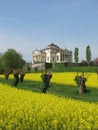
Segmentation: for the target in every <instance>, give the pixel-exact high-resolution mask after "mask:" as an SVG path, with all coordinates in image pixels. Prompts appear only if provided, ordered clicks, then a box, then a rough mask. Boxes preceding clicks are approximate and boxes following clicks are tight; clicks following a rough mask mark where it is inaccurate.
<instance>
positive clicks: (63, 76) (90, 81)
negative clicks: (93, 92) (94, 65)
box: [25, 72, 98, 87]
mask: <svg viewBox="0 0 98 130" xmlns="http://www.w3.org/2000/svg"><path fill="white" fill-rule="evenodd" d="M40 75H41V73H31V74H26V76H25V79H26V80H27V79H29V80H34V81H41V78H40ZM79 75H81V73H79ZM75 76H76V73H75V72H63V73H53V77H52V79H51V82H55V83H60V84H67V85H73V86H74V85H76V83H75V81H74V77H75ZM85 77H87V82H86V85H87V86H89V87H98V76H97V74H96V73H91V74H90V73H85Z"/></svg>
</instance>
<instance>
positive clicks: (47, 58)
mask: <svg viewBox="0 0 98 130" xmlns="http://www.w3.org/2000/svg"><path fill="white" fill-rule="evenodd" d="M45 62H47V63H54V62H55V63H61V62H72V51H70V50H67V49H61V48H60V47H59V46H57V45H55V44H54V43H51V44H50V45H48V46H47V47H46V48H44V49H43V50H36V51H34V52H33V53H32V63H33V64H38V63H45Z"/></svg>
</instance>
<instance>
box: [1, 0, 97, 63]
mask: <svg viewBox="0 0 98 130" xmlns="http://www.w3.org/2000/svg"><path fill="white" fill-rule="evenodd" d="M50 43H55V44H56V45H58V46H59V47H61V48H65V47H66V48H67V49H69V50H71V51H73V53H74V48H75V47H78V48H79V61H81V60H85V59H86V56H85V55H86V53H85V50H86V46H87V45H90V47H91V52H92V60H93V59H95V58H96V57H98V48H97V47H98V0H0V52H5V51H7V49H9V48H13V49H15V50H16V51H19V52H20V53H21V54H22V55H23V58H24V59H25V60H26V61H32V51H35V50H36V49H43V48H45V47H47V46H48V45H49V44H50ZM73 61H74V60H73Z"/></svg>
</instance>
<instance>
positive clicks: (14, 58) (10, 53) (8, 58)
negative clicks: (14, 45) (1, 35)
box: [2, 49, 25, 69]
mask: <svg viewBox="0 0 98 130" xmlns="http://www.w3.org/2000/svg"><path fill="white" fill-rule="evenodd" d="M24 64H25V61H24V60H23V59H22V55H21V54H20V53H17V52H16V51H15V50H14V49H8V50H7V51H6V52H5V53H4V54H3V56H2V66H3V67H4V69H18V68H22V66H23V65H24Z"/></svg>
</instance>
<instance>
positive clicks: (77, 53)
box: [74, 47, 79, 63]
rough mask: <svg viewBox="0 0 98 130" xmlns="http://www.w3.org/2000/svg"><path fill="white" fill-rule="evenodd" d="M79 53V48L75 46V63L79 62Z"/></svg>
mask: <svg viewBox="0 0 98 130" xmlns="http://www.w3.org/2000/svg"><path fill="white" fill-rule="evenodd" d="M78 55H79V49H78V48H77V47H75V49H74V61H75V63H78V61H79V57H78Z"/></svg>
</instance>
